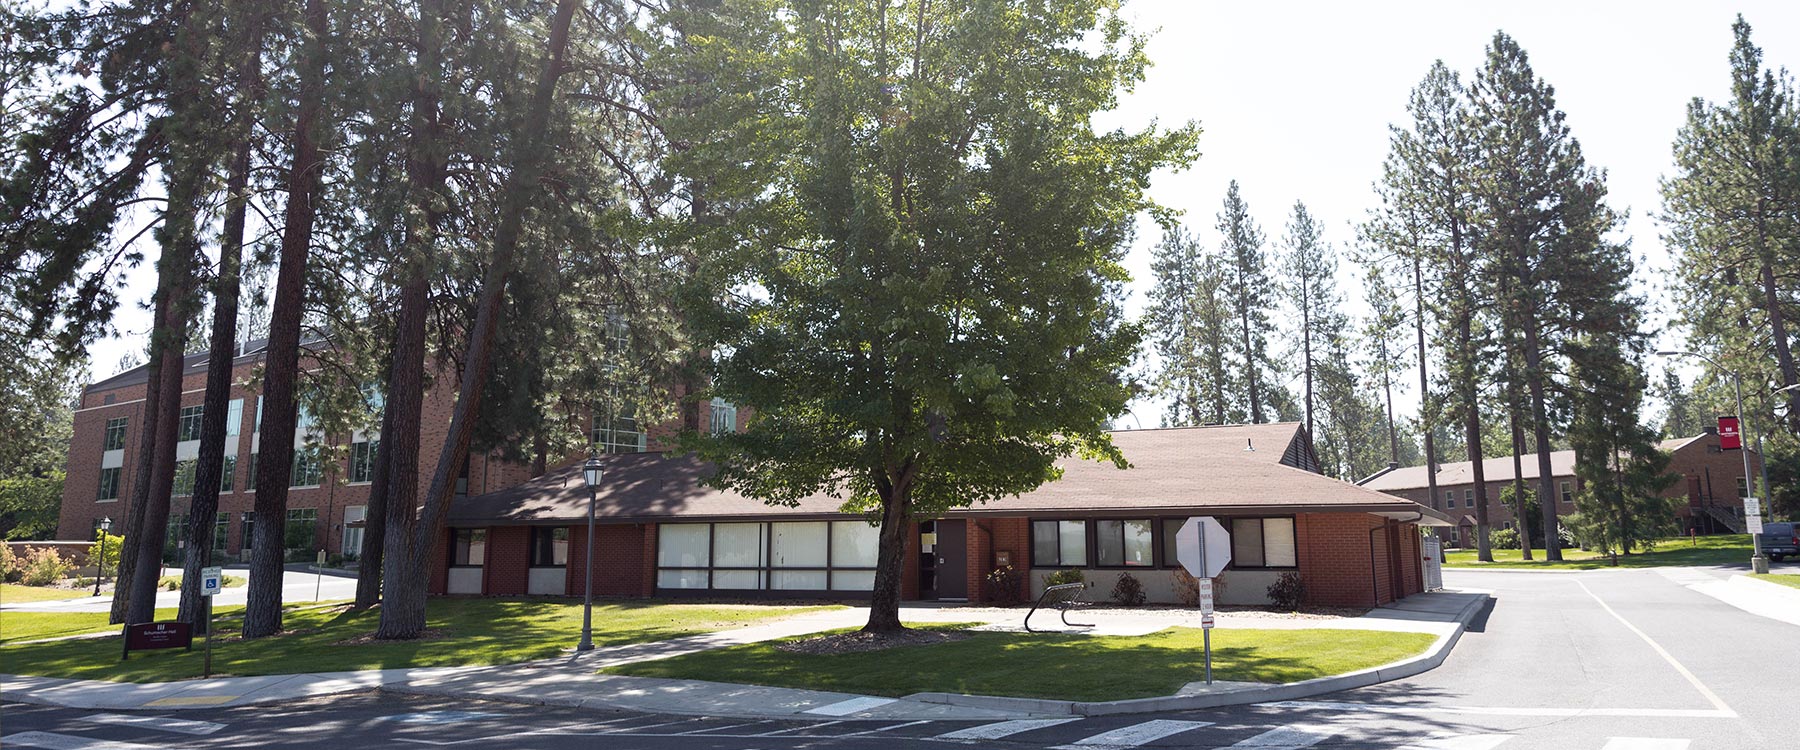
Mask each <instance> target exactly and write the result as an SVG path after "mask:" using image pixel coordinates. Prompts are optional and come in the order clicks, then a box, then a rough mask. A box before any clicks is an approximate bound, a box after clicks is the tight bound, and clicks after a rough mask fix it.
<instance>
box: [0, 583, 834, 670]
mask: <svg viewBox="0 0 1800 750" xmlns="http://www.w3.org/2000/svg"><path fill="white" fill-rule="evenodd" d="M238 609H241V608H233V611H230V612H227V611H226V609H225V608H220V614H219V615H218V622H219V632H218V635H217V637H216V640H214V642H213V673H214V674H215V675H221V674H223V675H261V674H294V673H300V672H336V671H347V670H359V669H392V668H401V667H445V666H462V665H485V664H510V663H514V662H521V661H531V660H534V659H546V658H549V657H553V656H556V655H557V654H559V653H562V652H563V651H565V650H567V649H569V648H571V647H573V646H574V645H575V642H576V641H577V640H578V639H579V638H580V636H581V603H580V602H579V601H569V600H563V599H432V600H431V601H430V602H429V603H428V604H427V609H426V628H427V633H426V637H424V638H421V639H419V640H413V641H376V640H373V634H374V632H375V625H376V623H377V622H378V621H379V619H380V613H379V612H376V611H351V610H350V609H349V608H348V607H347V606H345V605H335V606H323V607H313V606H312V605H311V604H310V603H309V604H307V605H298V606H297V607H295V608H293V609H290V610H289V611H288V612H287V614H286V615H285V616H284V618H283V627H284V628H285V629H284V631H283V632H282V633H281V634H280V635H276V636H272V637H269V638H259V639H255V640H250V641H245V640H242V639H240V638H239V637H238V636H237V628H238V626H239V624H240V623H241V620H239V619H238V618H239V617H241V613H240V612H238V611H236V610H238ZM818 609H824V607H778V606H764V605H740V604H667V603H659V602H641V601H631V602H610V601H609V602H600V603H596V604H595V605H594V635H593V638H594V644H595V645H596V646H602V647H604V646H615V645H621V644H626V643H642V642H647V641H660V640H666V639H669V638H675V637H679V636H684V635H693V634H696V633H707V632H712V631H717V630H725V629H729V628H734V627H741V626H744V625H751V624H755V623H758V622H763V621H766V620H770V619H774V618H779V617H786V616H789V615H794V614H799V613H802V612H807V611H813V610H818ZM40 614H46V613H26V612H4V613H0V632H5V633H6V634H7V637H8V638H11V635H12V634H11V632H10V631H11V627H10V626H11V624H12V623H14V622H15V620H14V617H15V616H16V615H40ZM172 614H173V613H165V612H163V611H161V610H159V611H158V612H157V615H158V618H159V619H161V618H163V617H165V616H171V615H172ZM56 615H57V616H66V615H63V614H62V613H56ZM94 616H95V617H97V618H98V619H99V622H100V623H101V624H102V625H104V623H105V619H106V614H105V613H95V615H94ZM28 621H29V618H26V619H21V620H17V621H16V622H20V623H25V622H28ZM62 627H64V628H65V631H66V630H68V629H69V628H71V627H73V625H71V624H68V623H64V625H63V626H62ZM104 627H105V628H108V629H110V628H112V627H115V626H111V625H104ZM62 634H65V635H66V634H72V633H69V632H63V633H62ZM37 637H40V638H42V637H51V636H45V635H39V636H37ZM200 645H201V644H200V642H199V641H198V640H196V642H195V644H194V650H193V651H192V652H186V651H176V650H171V651H148V652H142V653H134V654H132V655H131V659H130V660H128V661H123V662H121V661H120V660H119V641H118V640H117V637H116V636H114V637H110V638H93V639H82V640H70V641H57V642H52V643H31V644H13V645H6V646H0V664H4V665H5V666H4V667H3V668H0V671H4V672H9V673H15V674H31V675H44V676H49V677H75V678H82V679H94V680H114V681H120V682H162V681H168V680H180V679H188V678H192V677H199V676H200V673H201V667H202V664H201V648H200Z"/></svg>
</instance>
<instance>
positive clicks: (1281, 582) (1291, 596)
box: [1269, 571, 1306, 611]
mask: <svg viewBox="0 0 1800 750" xmlns="http://www.w3.org/2000/svg"><path fill="white" fill-rule="evenodd" d="M1269 601H1270V602H1271V603H1273V604H1274V605H1275V606H1276V607H1277V608H1279V609H1285V610H1289V611H1293V610H1297V609H1299V608H1300V605H1301V604H1304V603H1306V580H1305V579H1303V578H1301V577H1300V573H1299V572H1298V571H1288V572H1286V573H1282V574H1281V577H1280V578H1277V579H1275V582H1274V583H1271V584H1269Z"/></svg>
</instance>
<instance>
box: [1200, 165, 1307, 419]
mask: <svg viewBox="0 0 1800 750" xmlns="http://www.w3.org/2000/svg"><path fill="white" fill-rule="evenodd" d="M1217 228H1218V230H1219V234H1220V235H1222V236H1223V241H1222V243H1223V244H1222V245H1221V246H1220V251H1221V255H1222V256H1223V260H1224V262H1225V290H1226V298H1227V299H1228V300H1229V301H1230V304H1231V311H1232V317H1233V318H1234V319H1235V321H1234V322H1235V325H1234V326H1233V327H1234V328H1235V330H1234V331H1233V335H1234V338H1235V339H1236V349H1237V355H1238V356H1237V362H1236V363H1235V364H1236V365H1237V366H1238V367H1239V373H1240V376H1241V377H1242V379H1243V385H1244V400H1245V402H1246V403H1247V405H1248V406H1249V413H1248V416H1249V418H1250V422H1251V423H1252V424H1260V423H1263V422H1270V421H1276V420H1279V419H1281V415H1282V413H1283V408H1284V407H1285V406H1286V405H1287V404H1288V403H1289V398H1288V395H1287V392H1286V391H1285V389H1282V388H1281V386H1280V385H1278V384H1277V382H1276V376H1277V375H1278V374H1279V373H1280V369H1279V368H1277V367H1276V365H1275V361H1274V359H1273V358H1271V357H1270V356H1269V334H1270V333H1271V332H1272V330H1273V327H1272V323H1271V322H1270V321H1269V308H1270V306H1271V305H1272V304H1273V302H1274V298H1275V291H1276V290H1275V285H1274V283H1273V282H1272V281H1270V279H1269V274H1268V269H1267V264H1266V261H1265V260H1264V258H1263V233H1262V229H1261V228H1259V227H1257V225H1256V220H1255V219H1253V218H1251V216H1250V207H1249V205H1248V204H1246V203H1245V202H1244V198H1243V196H1242V195H1241V194H1240V193H1239V191H1238V184H1237V180H1232V181H1231V186H1230V187H1229V188H1227V189H1226V192H1225V204H1224V207H1223V208H1221V209H1220V211H1219V215H1218V224H1217Z"/></svg>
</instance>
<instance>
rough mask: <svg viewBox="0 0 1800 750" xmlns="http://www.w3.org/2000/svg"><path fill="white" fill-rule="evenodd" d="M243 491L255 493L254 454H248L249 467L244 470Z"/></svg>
mask: <svg viewBox="0 0 1800 750" xmlns="http://www.w3.org/2000/svg"><path fill="white" fill-rule="evenodd" d="M244 491H245V492H255V491H256V454H255V453H252V454H250V467H249V468H247V469H245V470H244Z"/></svg>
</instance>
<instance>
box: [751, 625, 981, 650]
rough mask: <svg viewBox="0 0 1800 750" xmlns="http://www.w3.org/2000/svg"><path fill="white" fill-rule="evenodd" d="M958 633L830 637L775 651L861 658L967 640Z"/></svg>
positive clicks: (842, 634) (950, 631) (856, 634)
mask: <svg viewBox="0 0 1800 750" xmlns="http://www.w3.org/2000/svg"><path fill="white" fill-rule="evenodd" d="M968 637H969V634H968V633H966V632H964V631H961V630H902V631H899V632H897V633H864V632H862V631H860V630H859V631H857V632H854V633H833V634H831V635H822V636H819V637H817V638H807V639H805V640H799V641H790V642H788V643H783V644H781V645H779V646H776V647H775V648H777V649H780V650H782V651H787V652H789V653H795V654H813V655H819V654H860V653H867V652H870V651H881V650H883V649H890V648H896V647H899V646H929V645H932V644H936V643H950V642H952V641H960V640H963V639H965V638H968Z"/></svg>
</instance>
